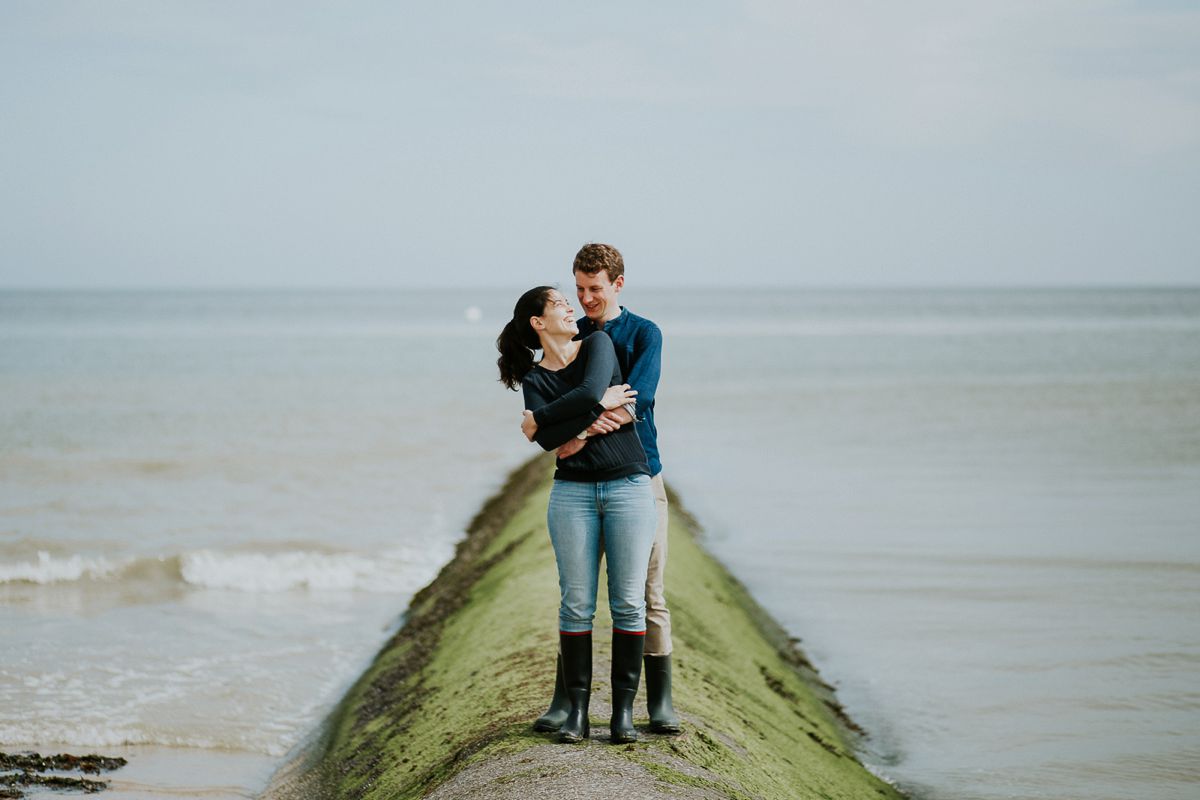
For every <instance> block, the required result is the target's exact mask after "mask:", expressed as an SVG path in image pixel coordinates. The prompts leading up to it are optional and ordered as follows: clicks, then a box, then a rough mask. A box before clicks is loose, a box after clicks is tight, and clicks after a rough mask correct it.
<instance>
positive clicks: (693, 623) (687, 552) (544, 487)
mask: <svg viewBox="0 0 1200 800" xmlns="http://www.w3.org/2000/svg"><path fill="white" fill-rule="evenodd" d="M551 465H552V459H551V458H550V457H549V456H547V455H539V456H536V457H534V458H532V459H530V460H529V461H527V462H526V463H525V464H523V465H521V466H520V467H518V468H516V469H515V470H513V471H512V472H511V473H510V475H509V476H508V479H507V480H506V482H505V484H504V486H503V488H502V489H501V490H500V491H499V492H498V493H497V494H495V495H494V496H493V497H491V498H490V499H489V500H488V501H486V502H485V503H484V505H483V507H482V508H481V510H480V511H479V513H478V514H476V516H475V518H474V519H473V520H472V522H471V524H470V525H469V526H468V529H467V536H466V537H465V538H464V539H463V540H462V541H461V542H460V543H459V545H458V547H457V550H456V553H455V556H454V558H453V559H452V560H451V561H450V562H449V563H448V564H446V565H445V566H444V567H443V568H442V570H441V572H440V573H439V574H438V576H437V577H436V578H435V579H434V580H433V581H432V582H431V583H430V584H429V585H428V586H426V587H425V588H424V589H422V590H421V591H420V592H418V593H417V595H416V596H415V597H414V598H413V600H412V602H411V604H410V606H409V610H408V612H407V622H406V624H405V625H404V626H403V627H402V628H401V630H400V631H399V632H397V633H396V634H395V636H393V637H392V639H391V640H390V641H388V642H387V644H385V645H384V646H383V648H382V649H381V650H380V652H379V654H378V656H377V657H376V658H375V660H374V661H373V663H372V664H371V665H370V667H368V668H367V670H366V671H365V672H364V673H363V675H362V676H361V677H360V678H359V679H358V681H357V682H356V683H355V684H354V685H353V686H352V687H351V688H350V690H349V691H348V692H347V693H346V695H345V696H344V697H343V698H342V700H341V701H340V702H339V703H338V704H337V706H336V707H335V708H334V709H333V711H332V712H331V713H330V715H329V716H328V718H327V719H326V721H325V722H324V723H323V724H322V725H321V726H319V728H318V729H317V730H315V731H313V732H312V734H311V735H310V737H309V739H308V742H307V744H305V745H302V746H300V747H298V748H297V750H296V751H295V752H294V753H293V755H292V756H291V757H289V758H288V759H287V760H286V761H285V763H284V764H283V765H282V766H281V767H280V768H279V770H278V771H277V772H276V773H275V775H274V776H273V778H272V779H271V782H270V785H269V786H268V787H267V789H266V790H265V792H264V793H263V794H262V795H261V797H263V798H265V800H293V799H294V798H329V799H333V798H375V797H379V798H383V797H387V798H392V797H437V798H446V800H450V799H451V798H460V797H471V796H479V794H480V792H481V791H486V792H487V794H488V796H491V797H513V798H527V797H528V796H529V794H530V793H531V792H539V793H544V792H548V791H549V792H554V793H556V794H560V795H564V794H565V796H571V795H572V793H573V792H588V793H594V792H596V791H597V789H603V788H609V789H611V791H612V793H613V794H624V795H627V796H646V797H668V796H669V797H697V798H699V797H737V798H742V797H745V798H749V797H757V798H770V797H780V798H783V797H826V798H855V799H857V798H862V797H868V796H870V797H882V798H901V797H903V795H901V794H900V793H899V791H898V790H897V789H896V788H895V787H893V786H891V785H889V784H887V783H885V782H884V781H882V780H881V779H880V778H878V777H877V776H875V775H874V774H872V773H871V772H869V771H868V770H867V769H866V768H865V767H864V766H863V765H862V764H861V763H860V762H859V761H858V759H857V757H856V756H855V753H854V747H853V743H854V742H855V741H857V740H859V739H860V738H861V737H862V736H863V735H864V733H863V731H862V729H861V728H859V727H858V726H857V725H855V723H854V722H853V720H851V719H850V718H849V717H847V716H846V714H845V712H844V711H843V710H842V708H841V706H840V705H839V704H838V702H837V699H836V697H835V696H834V692H833V688H832V687H831V686H829V685H828V684H827V683H825V682H824V681H822V680H821V679H820V677H819V675H818V674H817V672H816V670H815V669H814V668H813V666H812V665H811V663H810V662H809V661H808V660H807V658H806V657H805V656H804V654H803V652H802V651H801V650H800V649H799V648H798V647H797V642H796V640H795V639H792V638H791V637H789V636H788V634H787V633H786V632H785V631H784V630H783V628H782V627H781V626H780V625H779V624H778V623H777V622H776V621H775V620H774V619H773V618H771V617H770V615H768V614H767V613H766V612H765V611H764V610H763V609H762V608H761V607H760V606H759V605H758V604H757V603H756V602H755V601H754V600H753V598H752V597H751V596H750V595H749V593H748V592H747V590H746V589H745V587H744V586H743V585H742V584H741V583H739V582H738V581H737V580H736V579H735V578H733V577H732V576H731V575H730V574H729V572H728V571H727V570H726V569H725V568H724V567H723V566H722V565H720V564H719V563H718V562H717V561H716V560H715V559H714V558H713V557H712V556H711V555H709V554H708V553H707V552H706V551H705V550H704V549H703V548H702V546H701V545H700V544H699V542H698V540H697V533H698V531H699V525H698V523H697V521H696V520H695V519H694V518H692V517H691V516H690V515H689V514H688V513H687V512H686V510H684V509H683V508H682V505H681V503H680V502H679V500H678V498H677V497H676V496H674V495H673V493H672V497H671V514H672V520H671V534H670V536H671V540H670V548H671V566H670V572H669V574H668V586H667V589H668V596H669V598H670V600H671V608H672V615H673V618H674V619H675V620H676V625H675V627H676V633H675V637H674V638H675V640H676V643H675V654H674V658H673V660H674V662H675V663H674V665H675V673H676V679H675V684H676V697H675V705H676V710H677V711H678V712H679V714H680V716H681V718H682V720H683V722H684V725H685V729H684V733H683V734H681V735H679V736H659V735H654V734H649V733H648V732H647V731H646V728H645V724H646V720H645V704H644V686H643V687H642V689H641V691H640V692H639V699H638V703H637V704H636V705H635V724H636V725H637V727H638V729H639V734H640V737H641V740H640V741H639V742H638V743H637V744H635V745H624V746H620V747H614V746H611V745H609V744H608V742H607V725H606V724H605V722H606V720H607V715H608V710H609V707H608V691H609V687H608V677H607V675H608V653H609V643H608V641H607V640H608V636H607V635H606V629H607V628H608V627H609V624H610V623H609V620H608V614H607V606H606V598H605V597H604V596H603V595H604V591H603V582H601V583H602V586H601V595H602V596H601V597H600V598H599V599H598V612H597V620H596V626H595V630H596V632H597V634H596V646H595V655H594V660H595V666H594V671H593V674H594V676H595V678H594V683H593V697H592V709H591V714H590V716H591V718H592V720H593V736H592V739H591V740H590V741H589V742H586V743H584V744H583V745H562V744H558V743H556V742H555V741H554V738H553V734H541V733H535V732H534V731H533V730H532V726H531V723H532V720H533V719H534V718H535V717H536V716H537V715H538V714H539V713H541V711H542V710H544V708H543V707H544V705H545V702H546V701H547V699H548V697H549V694H550V690H551V688H552V687H553V681H554V652H555V645H556V642H557V639H556V637H555V636H554V633H555V631H554V630H553V628H554V623H553V620H554V619H555V614H556V611H557V605H558V592H557V581H556V580H555V570H554V559H553V555H552V553H551V552H550V546H549V540H548V537H547V536H546V532H545V496H546V493H547V492H548V491H549V487H550V475H551V472H552V469H551Z"/></svg>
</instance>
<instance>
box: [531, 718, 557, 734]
mask: <svg viewBox="0 0 1200 800" xmlns="http://www.w3.org/2000/svg"><path fill="white" fill-rule="evenodd" d="M562 726H563V724H562V723H561V722H560V723H558V724H557V725H555V724H554V723H553V722H542V721H541V720H540V719H539V720H538V721H537V722H535V723H533V729H534V730H535V731H541V732H542V733H554V732H556V731H558V730H559V729H560V728H562Z"/></svg>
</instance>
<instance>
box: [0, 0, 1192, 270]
mask: <svg viewBox="0 0 1200 800" xmlns="http://www.w3.org/2000/svg"><path fill="white" fill-rule="evenodd" d="M406 5H407V4H401V3H394V2H349V3H326V4H315V3H309V2H300V1H298V0H287V1H286V2H237V3H234V2H229V3H217V2H202V1H201V0H195V2H189V3H182V2H166V1H165V0H140V1H134V2H116V1H115V0H113V1H110V2H69V3H68V2H54V1H53V0H4V1H3V3H0V103H2V108H3V111H2V112H0V114H2V116H0V286H9V287H12V286H56V287H57V286H80V287H98V286H114V287H154V286H165V287H175V286H412V285H433V286H466V285H524V284H527V283H531V282H537V281H544V280H563V279H565V278H566V276H567V275H568V274H569V264H570V260H571V257H572V256H573V255H574V253H575V250H576V249H578V247H579V246H580V245H581V244H582V243H584V242H586V241H607V242H611V243H613V244H615V245H617V246H618V247H620V248H621V249H622V251H623V252H624V253H625V256H626V264H627V267H628V269H629V271H630V279H631V280H634V279H636V280H637V281H638V282H639V283H641V284H643V285H653V286H671V285H712V284H718V285H719V284H726V283H733V284H737V285H769V284H800V285H834V286H877V285H883V286H897V285H900V286H908V285H966V286H976V285H1013V284H1020V285H1030V284H1032V285H1042V284H1099V285H1109V284H1130V283H1156V284H1157V283H1187V284H1197V283H1200V4H1197V3H1195V2H1191V1H1188V2H1152V1H1151V2H1108V1H1106V0H1000V1H998V2H961V0H945V1H944V2H939V1H937V0H913V1H911V2H905V3H896V2H861V1H859V0H837V1H836V2H834V1H833V0H830V1H828V2H773V1H771V0H767V1H765V2H694V1H693V2H687V3H682V2H680V3H673V2H671V3H646V2H637V3H623V2H615V3H605V4H596V3H593V4H587V6H586V7H585V6H583V4H566V3H549V2H546V3H531V2H517V1H515V0H514V1H510V2H507V3H487V4H485V3H478V4H467V3H461V2H442V3H439V4H421V8H419V9H408V8H406V7H405V6H406Z"/></svg>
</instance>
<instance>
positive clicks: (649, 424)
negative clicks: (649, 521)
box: [534, 244, 680, 733]
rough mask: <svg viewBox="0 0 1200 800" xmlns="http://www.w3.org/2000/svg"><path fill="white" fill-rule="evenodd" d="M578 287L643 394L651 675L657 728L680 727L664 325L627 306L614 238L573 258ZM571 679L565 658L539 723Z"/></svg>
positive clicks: (560, 710) (609, 423) (605, 427)
mask: <svg viewBox="0 0 1200 800" xmlns="http://www.w3.org/2000/svg"><path fill="white" fill-rule="evenodd" d="M572 272H573V273H574V275H575V294H576V296H577V297H578V298H579V303H580V305H582V306H583V312H584V314H586V315H587V318H586V319H584V320H580V323H579V335H580V336H586V335H587V334H589V333H591V332H592V331H593V330H603V331H604V332H605V333H607V334H608V335H609V338H611V339H612V340H613V345H614V346H615V349H616V351H617V361H618V362H619V363H620V365H621V374H622V375H624V376H625V381H626V383H628V384H629V385H630V387H631V388H633V389H635V390H637V396H636V398H635V405H636V412H637V414H636V421H635V423H634V424H635V426H636V429H637V433H638V438H639V439H640V440H641V442H642V447H643V448H644V449H645V451H646V460H647V462H648V463H649V465H650V474H651V476H652V477H651V486H652V488H653V491H654V502H655V507H656V508H657V510H658V528H657V530H656V531H655V534H654V548H653V549H652V550H651V552H650V565H649V571H648V572H647V577H646V646H645V656H644V659H643V663H644V666H645V670H644V671H645V675H646V705H647V706H648V707H649V711H650V730H651V731H653V732H655V733H679V730H680V727H679V718H678V717H677V716H676V715H675V709H674V706H673V705H672V702H671V649H672V647H671V613H670V611H669V610H668V609H667V600H666V597H665V596H664V595H663V574H664V572H665V571H666V566H667V493H666V489H665V488H664V486H663V478H662V462H661V461H660V460H659V456H658V430H657V429H656V428H655V426H654V393H655V391H656V390H657V389H658V378H659V374H660V373H661V371H662V333H661V332H660V331H659V329H658V326H657V325H655V324H654V323H653V322H651V321H650V320H648V319H645V318H644V317H639V316H638V315H636V314H634V313H632V312H630V311H629V310H628V309H625V308H622V307H621V305H620V304H619V303H618V302H617V295H619V294H620V292H621V289H622V288H623V287H624V286H625V262H624V259H622V258H621V253H620V252H619V251H618V250H617V248H615V247H613V246H611V245H607V244H588V245H584V246H583V248H582V249H581V250H580V251H579V252H578V253H577V254H576V255H575V262H574V264H573V266H572ZM623 420H624V418H623V417H622V416H621V415H620V413H619V412H614V411H606V412H604V414H602V415H601V417H600V418H599V419H597V420H596V422H595V423H593V425H592V427H591V428H589V429H588V433H589V434H590V435H602V434H604V433H609V432H611V431H614V430H616V429H617V428H618V427H620V426H621V424H622V422H623ZM585 445H586V440H583V439H574V440H572V441H570V442H568V443H567V444H565V445H563V446H562V447H560V448H559V450H558V456H559V458H569V457H570V456H572V455H574V454H575V453H577V452H579V450H580V449H581V448H582V447H584V446H585ZM569 705H570V704H569V701H568V700H567V698H566V689H565V687H564V686H563V678H562V669H561V664H560V665H559V670H558V679H557V681H556V683H555V688H554V699H553V700H552V701H551V704H550V709H549V710H548V711H547V712H546V713H545V714H543V715H542V716H541V717H540V718H539V719H538V721H537V722H536V723H534V728H536V729H538V730H557V729H558V728H559V727H560V726H561V725H562V721H563V719H565V718H566V711H567V708H568V707H569Z"/></svg>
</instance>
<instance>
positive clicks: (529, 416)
mask: <svg viewBox="0 0 1200 800" xmlns="http://www.w3.org/2000/svg"><path fill="white" fill-rule="evenodd" d="M592 396H593V397H595V395H592ZM521 414H522V417H521V433H523V434H525V438H526V439H528V440H529V441H531V442H532V441H533V437H534V436H536V435H537V428H538V426H537V422H536V421H535V420H534V419H533V412H532V411H529V410H528V409H526V410H525V411H522V412H521Z"/></svg>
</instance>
